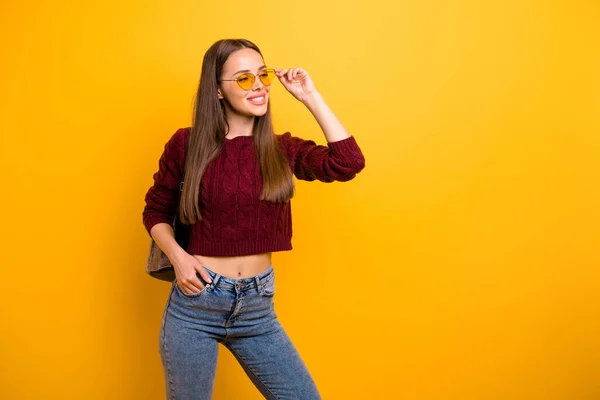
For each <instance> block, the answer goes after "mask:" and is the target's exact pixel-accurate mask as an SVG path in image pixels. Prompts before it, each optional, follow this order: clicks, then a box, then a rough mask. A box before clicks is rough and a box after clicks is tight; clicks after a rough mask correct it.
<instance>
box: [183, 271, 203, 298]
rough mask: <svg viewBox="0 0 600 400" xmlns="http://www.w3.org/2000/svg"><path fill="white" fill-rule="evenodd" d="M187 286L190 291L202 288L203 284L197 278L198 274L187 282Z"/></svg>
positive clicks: (193, 291)
mask: <svg viewBox="0 0 600 400" xmlns="http://www.w3.org/2000/svg"><path fill="white" fill-rule="evenodd" d="M187 288H188V289H189V290H190V292H191V293H198V292H199V291H201V290H204V284H203V283H202V282H201V281H200V279H198V275H196V276H194V278H193V279H192V280H190V281H189V282H188V283H187ZM191 293H190V294H191Z"/></svg>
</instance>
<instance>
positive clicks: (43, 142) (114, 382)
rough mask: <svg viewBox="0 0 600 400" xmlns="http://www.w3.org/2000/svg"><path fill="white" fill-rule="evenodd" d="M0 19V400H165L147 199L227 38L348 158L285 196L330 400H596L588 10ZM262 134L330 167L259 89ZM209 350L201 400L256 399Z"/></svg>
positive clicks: (462, 3)
mask: <svg viewBox="0 0 600 400" xmlns="http://www.w3.org/2000/svg"><path fill="white" fill-rule="evenodd" d="M218 3H219V2H207V1H174V2H173V1H156V2H147V1H127V2H124V3H123V2H121V1H116V0H105V1H90V2H67V1H58V2H50V1H37V2H34V1H18V2H17V1H12V2H3V3H2V5H1V6H0V41H1V49H2V50H1V51H2V62H1V63H0V72H1V78H0V79H1V88H0V129H1V132H2V135H1V137H2V147H1V149H2V161H1V162H2V168H1V171H2V177H1V179H2V180H1V183H2V193H3V195H2V197H3V203H4V204H5V206H4V207H3V218H2V220H3V228H2V232H3V233H2V252H3V260H2V269H3V271H2V275H3V279H2V284H1V285H2V288H1V292H0V293H1V296H2V297H1V300H2V304H3V305H2V314H3V315H2V319H1V324H2V326H1V328H2V329H1V334H0V335H1V336H0V342H1V345H0V346H1V347H0V348H1V349H2V350H1V354H0V357H1V360H2V362H1V365H2V366H1V369H2V370H1V371H0V397H1V398H3V399H162V398H164V393H163V390H164V382H163V376H162V367H161V364H160V358H159V354H158V330H159V327H160V319H161V314H162V312H163V308H164V305H165V302H166V297H167V295H168V292H169V285H168V284H166V283H164V282H160V281H155V280H153V279H151V278H149V277H147V276H146V275H145V273H144V266H145V262H146V256H147V251H148V244H149V237H148V235H147V233H146V232H145V230H144V228H143V225H142V219H141V212H142V208H143V206H144V202H143V197H144V194H145V192H146V190H147V189H148V187H149V186H150V185H151V183H152V174H153V173H154V172H155V171H156V169H157V166H158V158H159V156H160V154H161V152H162V149H163V146H164V143H165V142H166V140H167V139H168V138H169V137H170V136H171V135H172V134H173V133H174V132H175V130H176V129H177V128H179V127H183V126H188V125H189V124H190V119H191V107H192V102H193V96H194V94H195V91H196V85H197V82H198V78H199V72H200V66H201V63H202V57H203V54H204V52H205V51H206V49H207V48H208V47H209V46H210V45H211V44H212V43H213V42H214V41H216V40H218V39H221V38H224V37H245V38H248V39H250V40H252V41H254V42H256V43H257V44H258V45H259V47H261V49H262V51H263V53H264V55H265V58H266V61H267V65H269V66H271V67H277V68H285V67H291V66H301V67H304V68H306V69H307V70H308V71H309V73H310V74H311V76H312V78H313V80H314V82H315V84H316V87H317V88H318V90H319V91H320V92H321V93H322V94H323V96H324V98H325V99H326V101H327V102H328V104H329V105H330V106H331V107H332V109H333V110H334V111H335V112H336V114H337V115H338V116H339V118H340V119H341V121H342V122H343V123H344V124H345V126H346V128H347V129H348V131H349V132H350V133H352V134H353V135H355V137H356V138H357V141H358V143H359V145H360V146H361V148H362V149H363V152H364V154H365V156H366V164H367V166H366V168H365V170H364V171H363V172H361V173H360V174H359V175H358V176H357V177H356V178H355V179H354V180H353V181H350V182H347V183H339V182H336V183H332V184H323V183H319V182H310V183H307V182H298V190H297V195H296V197H295V198H294V199H293V200H292V204H293V211H294V214H293V215H294V241H293V244H294V250H293V251H292V252H282V253H276V254H274V258H273V261H274V262H273V264H274V266H275V268H276V271H277V274H278V275H277V276H278V283H277V290H278V293H277V297H276V310H277V312H278V315H279V318H280V320H281V321H282V323H283V325H284V327H285V328H286V330H287V332H288V334H289V335H290V337H291V338H292V340H293V341H294V342H295V344H296V346H297V348H298V349H299V351H300V353H301V355H302V356H303V358H304V360H305V361H306V363H307V365H308V367H309V369H310V371H311V372H312V374H313V377H314V378H315V381H316V383H317V385H318V386H319V388H320V390H321V393H322V395H323V398H324V399H415V400H422V399H435V400H445V399H461V400H464V399H485V400H487V399H561V400H562V399H564V400H571V399H577V400H583V399H585V400H587V399H597V398H600V381H599V376H600V315H599V314H600V311H599V309H600V308H599V306H600V279H599V278H600V276H599V275H600V273H599V268H598V267H599V266H600V255H599V249H600V246H599V238H600V211H599V210H598V206H599V204H600V190H599V189H598V182H599V180H600V161H599V160H600V136H599V132H600V130H599V128H600V121H599V119H600V118H599V113H600V96H599V93H600V79H599V71H600V55H599V48H600V46H599V45H598V43H599V42H598V38H600V5H599V3H598V2H597V1H592V0H587V1H585V0H576V1H533V0H528V1H517V0H512V1H494V2H486V1H474V0H457V1H433V0H427V1H417V0H412V1H400V2H396V1H391V0H390V1H377V0H372V1H368V2H366V1H365V2H360V3H357V4H350V3H348V2H346V1H341V0H338V1H315V0H307V1H304V2H291V3H290V2H241V1H232V2H231V1H230V2H226V3H222V4H218ZM272 102H273V112H274V115H275V124H276V131H277V132H278V133H283V132H284V131H287V130H289V131H291V132H292V133H293V134H294V135H297V136H300V137H303V138H307V139H313V140H315V141H317V142H318V143H321V144H324V143H325V138H324V136H323V135H322V133H321V132H320V130H319V128H318V125H317V124H316V122H315V121H314V119H313V118H312V116H311V115H310V113H309V112H308V111H307V110H306V109H305V108H304V107H303V106H302V105H301V104H300V103H298V102H297V101H295V100H294V99H293V98H292V96H291V95H289V94H288V93H287V92H286V91H285V89H283V87H282V86H281V85H280V84H279V83H277V84H276V85H275V86H274V88H273V98H272ZM260 398H261V396H260V395H259V393H258V391H257V390H256V389H255V388H254V387H253V386H252V384H251V382H250V380H249V379H248V378H247V377H246V376H245V375H244V373H243V370H242V369H241V367H240V366H239V365H238V364H237V362H236V361H235V359H234V358H233V356H231V355H230V354H229V352H227V351H226V350H225V349H224V348H222V347H220V357H219V364H218V370H217V378H216V382H215V399H260Z"/></svg>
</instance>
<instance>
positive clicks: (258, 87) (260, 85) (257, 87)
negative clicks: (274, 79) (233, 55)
mask: <svg viewBox="0 0 600 400" xmlns="http://www.w3.org/2000/svg"><path fill="white" fill-rule="evenodd" d="M264 86H265V84H264V83H262V81H261V80H260V78H259V77H258V76H256V75H254V85H252V90H254V91H256V90H261V89H262V88H263V87H264Z"/></svg>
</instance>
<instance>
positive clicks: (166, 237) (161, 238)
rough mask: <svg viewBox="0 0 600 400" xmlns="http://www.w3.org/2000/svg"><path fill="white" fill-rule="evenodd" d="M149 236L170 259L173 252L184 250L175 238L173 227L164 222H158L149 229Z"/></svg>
mask: <svg viewBox="0 0 600 400" xmlns="http://www.w3.org/2000/svg"><path fill="white" fill-rule="evenodd" d="M150 236H152V239H154V242H156V244H157V245H158V247H160V249H161V250H162V251H163V253H165V254H166V255H167V257H169V259H171V257H172V256H173V255H174V254H177V253H178V252H181V251H185V250H184V249H183V248H182V247H181V246H180V245H179V243H177V241H176V240H175V232H174V231H173V227H172V226H171V225H169V224H167V223H165V222H160V223H158V224H156V225H154V226H153V227H152V229H150Z"/></svg>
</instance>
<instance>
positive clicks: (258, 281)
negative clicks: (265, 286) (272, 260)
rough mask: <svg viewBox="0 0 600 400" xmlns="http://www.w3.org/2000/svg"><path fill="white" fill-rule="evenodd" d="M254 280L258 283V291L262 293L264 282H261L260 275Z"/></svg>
mask: <svg viewBox="0 0 600 400" xmlns="http://www.w3.org/2000/svg"><path fill="white" fill-rule="evenodd" d="M254 280H255V281H256V287H257V289H258V291H259V292H262V282H261V281H260V278H259V277H258V275H255V276H254Z"/></svg>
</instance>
